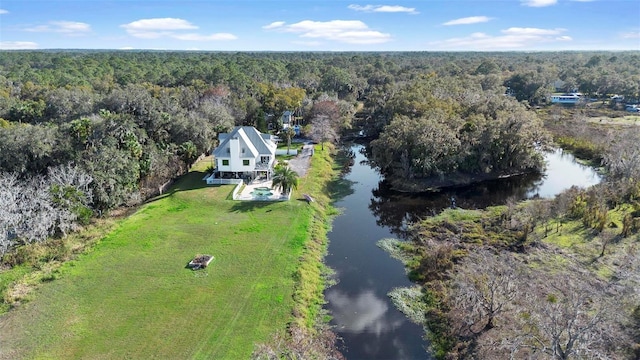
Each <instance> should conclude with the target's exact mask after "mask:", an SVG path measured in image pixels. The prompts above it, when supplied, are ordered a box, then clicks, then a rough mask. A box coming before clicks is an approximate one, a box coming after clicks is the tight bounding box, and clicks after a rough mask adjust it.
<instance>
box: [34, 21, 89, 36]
mask: <svg viewBox="0 0 640 360" xmlns="http://www.w3.org/2000/svg"><path fill="white" fill-rule="evenodd" d="M24 30H25V31H29V32H53V33H63V34H69V35H80V34H85V33H88V32H90V31H91V25H89V24H87V23H83V22H77V21H49V23H47V24H45V25H38V26H34V27H30V28H26V29H24Z"/></svg>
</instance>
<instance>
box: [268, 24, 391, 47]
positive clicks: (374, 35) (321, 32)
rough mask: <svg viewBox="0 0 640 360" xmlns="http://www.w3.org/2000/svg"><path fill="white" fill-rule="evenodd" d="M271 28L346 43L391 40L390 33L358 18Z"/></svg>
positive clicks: (372, 42) (373, 42) (369, 42)
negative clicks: (372, 27)
mask: <svg viewBox="0 0 640 360" xmlns="http://www.w3.org/2000/svg"><path fill="white" fill-rule="evenodd" d="M271 25H273V23H272V24H271ZM271 25H267V26H271ZM271 28H272V29H276V30H278V31H281V32H288V33H295V34H299V36H300V37H301V38H312V39H324V40H330V41H337V42H341V43H346V44H381V43H385V42H388V41H389V40H391V35H390V34H386V33H382V32H379V31H375V30H371V29H369V27H368V26H367V24H365V23H363V22H362V21H359V20H331V21H312V20H303V21H300V22H298V23H295V24H291V25H285V24H284V23H282V24H278V26H274V27H271Z"/></svg>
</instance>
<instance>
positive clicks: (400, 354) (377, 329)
mask: <svg viewBox="0 0 640 360" xmlns="http://www.w3.org/2000/svg"><path fill="white" fill-rule="evenodd" d="M362 148H363V147H362V145H357V144H354V145H353V146H352V147H351V149H352V150H353V152H354V153H355V155H356V157H355V163H354V165H353V166H352V167H351V170H350V171H349V172H348V173H347V174H346V175H345V176H344V177H345V179H346V180H348V181H350V182H352V191H353V192H352V193H350V194H349V195H347V196H345V197H344V198H342V199H341V200H340V201H339V202H337V204H336V206H337V207H339V208H340V209H342V213H341V215H340V216H338V217H336V218H335V219H334V221H333V226H332V230H331V232H330V233H329V234H328V237H329V254H328V255H327V257H326V259H325V260H326V263H327V265H328V266H330V267H331V268H332V269H334V270H335V271H336V279H337V281H338V283H337V284H336V285H335V286H332V287H330V288H329V289H327V290H326V292H325V298H326V300H327V302H328V303H327V305H326V308H327V309H328V310H329V311H330V312H331V315H332V316H333V320H332V325H334V326H335V329H336V332H337V333H338V335H339V336H340V337H341V338H342V339H343V345H344V348H343V349H342V350H343V354H344V355H345V356H346V358H347V359H349V360H353V359H430V357H429V354H428V353H427V350H426V348H427V347H428V344H427V343H426V341H425V340H424V339H423V329H422V327H421V326H419V325H416V324H413V323H411V322H410V321H409V320H408V319H407V318H406V317H405V316H404V315H403V314H402V313H401V312H399V311H398V310H397V309H396V308H395V307H394V305H393V304H392V303H391V301H390V300H389V298H388V297H387V293H388V292H389V291H391V290H392V289H393V288H396V287H408V286H411V285H412V284H411V282H410V281H409V280H408V278H407V276H406V274H405V270H404V267H403V265H402V264H401V263H400V262H399V261H397V260H394V259H392V258H391V257H390V256H389V255H388V254H387V253H385V252H384V251H382V250H381V249H380V248H378V247H377V245H376V243H377V242H378V240H380V239H383V238H388V237H394V238H402V237H403V236H404V234H405V233H404V231H405V229H406V225H407V224H408V223H410V222H413V221H416V220H418V219H420V218H424V217H426V216H431V215H434V214H437V213H438V212H440V211H441V210H442V209H444V208H446V207H449V206H450V205H451V198H452V197H453V198H455V200H456V204H457V206H459V207H462V208H468V209H476V208H484V207H486V206H491V205H498V204H504V203H505V202H506V201H507V200H508V199H514V200H521V199H526V198H532V197H537V196H539V197H552V196H554V195H555V194H557V193H559V192H561V191H562V190H564V189H566V188H569V187H571V186H573V185H577V186H581V187H587V186H590V185H593V184H596V183H598V182H599V181H600V176H599V175H598V174H597V173H596V172H595V171H593V169H591V168H589V167H587V166H583V165H581V164H578V163H577V162H576V161H575V159H574V158H573V156H571V155H570V154H566V153H563V152H562V150H556V151H554V152H550V153H547V154H546V155H545V159H546V161H547V170H546V171H545V174H544V175H543V176H539V175H537V176H534V175H531V176H520V177H517V178H509V179H502V180H497V181H489V182H485V183H482V184H479V185H474V186H469V187H464V188H457V189H453V190H447V191H442V192H439V193H431V194H403V193H397V192H393V191H391V190H390V189H389V188H388V187H387V186H386V185H385V183H384V182H383V181H381V177H380V175H379V174H378V173H377V172H376V171H375V170H374V169H372V168H371V167H370V166H369V165H368V163H367V158H366V156H365V155H364V154H363V152H362V151H361V150H362Z"/></svg>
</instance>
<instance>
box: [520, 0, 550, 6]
mask: <svg viewBox="0 0 640 360" xmlns="http://www.w3.org/2000/svg"><path fill="white" fill-rule="evenodd" d="M520 2H521V3H522V5H524V6H530V7H545V6H551V5H555V4H556V3H557V2H558V0H520Z"/></svg>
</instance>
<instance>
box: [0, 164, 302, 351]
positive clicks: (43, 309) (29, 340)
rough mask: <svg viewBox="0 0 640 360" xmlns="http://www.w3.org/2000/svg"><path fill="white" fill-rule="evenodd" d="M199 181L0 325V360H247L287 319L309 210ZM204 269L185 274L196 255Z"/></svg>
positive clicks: (114, 235)
mask: <svg viewBox="0 0 640 360" xmlns="http://www.w3.org/2000/svg"><path fill="white" fill-rule="evenodd" d="M203 176H204V173H203V172H200V171H194V172H192V173H190V174H188V175H187V176H185V177H183V178H182V179H181V180H180V181H179V182H178V183H177V184H176V186H175V187H174V191H173V192H172V193H170V194H168V195H166V196H164V197H161V198H158V199H155V200H154V201H151V202H149V203H148V204H146V205H144V206H142V207H141V208H140V210H139V211H137V212H136V213H135V214H134V215H132V216H131V217H129V218H127V219H125V220H123V221H122V222H121V223H120V224H119V225H118V226H117V228H116V229H115V230H114V231H112V232H111V233H109V234H108V235H106V236H105V237H104V238H103V239H102V240H100V242H99V243H98V244H97V245H96V246H95V248H94V249H93V250H92V251H90V252H89V253H87V254H84V255H81V256H80V257H79V258H78V259H76V260H74V261H71V262H68V263H66V264H64V265H63V266H62V268H61V269H60V273H59V274H58V275H57V278H56V279H55V280H54V281H51V282H48V283H45V284H43V285H41V286H40V287H39V289H38V290H37V293H36V295H35V296H34V298H33V300H32V301H30V302H28V303H26V304H24V305H21V306H20V307H19V308H17V309H14V310H12V311H10V312H8V313H7V314H4V315H3V316H2V317H0V358H10V359H16V358H29V359H31V358H35V359H78V358H83V359H150V358H158V359H246V358H248V357H249V356H250V354H251V352H252V351H253V348H254V344H255V343H260V342H265V341H267V340H268V339H269V338H270V337H271V335H272V334H273V333H274V332H276V331H284V329H285V328H286V324H287V323H288V322H290V321H291V318H292V315H291V313H292V309H293V305H294V304H293V300H292V293H293V291H294V283H295V279H294V278H295V274H296V269H297V266H298V265H299V257H300V255H301V254H302V251H303V245H304V242H305V239H306V238H307V237H308V225H309V221H311V217H312V212H311V209H310V206H309V205H308V204H306V203H305V202H303V201H299V200H295V198H296V197H299V196H295V195H296V194H295V193H294V196H292V200H291V201H287V202H239V201H232V200H230V199H229V195H230V193H231V191H232V189H233V188H232V186H231V185H224V186H205V184H204V182H203V181H202V180H201V179H202V177H203ZM201 253H202V254H211V255H214V256H215V259H214V260H213V262H212V263H211V264H210V266H209V267H208V268H207V269H204V270H200V271H192V270H189V269H186V268H185V267H186V265H187V263H188V262H189V260H191V259H192V258H193V257H194V256H195V255H196V254H201Z"/></svg>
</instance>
